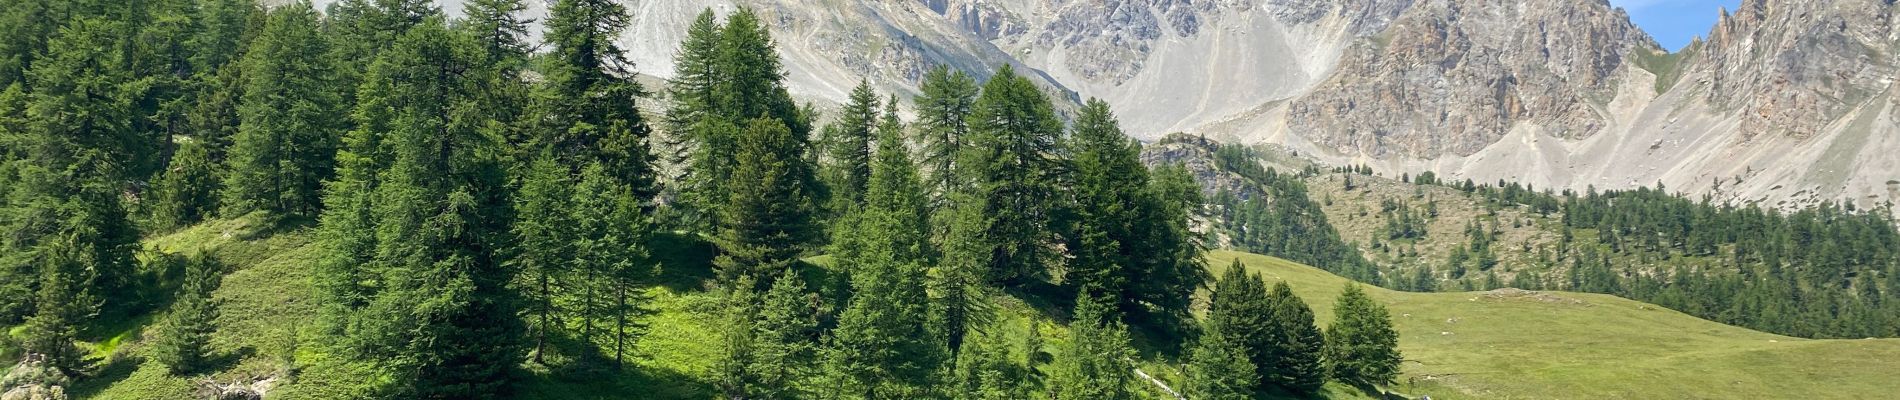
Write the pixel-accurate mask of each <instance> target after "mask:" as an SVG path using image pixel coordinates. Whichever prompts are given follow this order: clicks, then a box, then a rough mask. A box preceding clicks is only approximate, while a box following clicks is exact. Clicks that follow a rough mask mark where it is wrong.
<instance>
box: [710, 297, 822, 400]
mask: <svg viewBox="0 0 1900 400" xmlns="http://www.w3.org/2000/svg"><path fill="white" fill-rule="evenodd" d="M771 280H772V281H773V282H774V283H772V284H771V288H770V289H769V290H768V291H767V292H766V293H764V294H763V296H761V295H760V294H759V293H756V290H755V289H753V288H754V287H757V286H758V285H759V284H758V283H756V282H755V281H753V278H752V277H751V276H750V275H748V276H743V277H740V278H739V279H738V280H737V281H734V282H733V284H730V285H727V287H726V289H725V290H726V292H727V293H726V295H725V296H724V297H725V299H724V305H723V306H724V308H725V315H724V316H723V318H724V323H723V324H722V327H723V328H722V329H721V331H722V332H721V344H722V346H721V349H720V352H721V354H720V358H719V359H718V360H717V362H716V363H715V366H714V369H715V374H716V378H715V379H714V386H716V387H718V389H719V391H720V393H721V394H722V397H726V398H748V399H751V398H756V399H779V398H799V397H800V396H802V395H803V394H804V393H805V387H806V386H805V384H804V382H802V381H803V380H804V379H805V377H806V376H807V375H809V374H810V368H811V367H810V361H811V357H812V355H813V346H812V344H813V342H812V337H813V336H812V335H814V334H815V333H816V329H817V321H816V319H814V318H813V315H815V313H816V310H815V309H814V307H812V304H813V302H812V301H811V299H809V296H810V294H809V293H807V292H806V290H805V283H804V280H803V279H801V278H799V277H798V276H797V275H795V274H783V275H780V276H777V277H775V278H773V279H771Z"/></svg>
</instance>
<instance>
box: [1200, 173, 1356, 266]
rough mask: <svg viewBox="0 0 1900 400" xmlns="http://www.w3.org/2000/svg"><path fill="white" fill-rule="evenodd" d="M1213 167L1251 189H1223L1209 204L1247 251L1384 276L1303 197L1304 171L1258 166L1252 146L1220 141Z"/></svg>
mask: <svg viewBox="0 0 1900 400" xmlns="http://www.w3.org/2000/svg"><path fill="white" fill-rule="evenodd" d="M1214 159H1215V162H1216V166H1218V167H1219V168H1220V169H1221V170H1222V171H1225V172H1227V173H1232V174H1235V175H1238V176H1240V177H1241V178H1242V179H1244V180H1245V181H1246V182H1247V183H1248V184H1249V185H1251V189H1252V190H1250V191H1247V192H1244V193H1233V192H1232V191H1225V190H1224V191H1221V192H1219V193H1216V194H1215V195H1214V198H1213V199H1211V201H1209V202H1208V204H1210V205H1213V206H1215V213H1216V214H1215V215H1214V217H1216V218H1217V220H1218V222H1220V223H1219V224H1216V225H1215V226H1216V227H1218V228H1220V229H1221V230H1222V233H1225V234H1226V235H1227V236H1228V237H1229V238H1230V239H1231V240H1232V241H1233V246H1234V247H1236V248H1238V249H1240V250H1243V251H1247V252H1251V253H1259V254H1270V255H1273V256H1275V257H1280V258H1285V259H1288V260H1292V261H1295V262H1299V263H1301V264H1306V265H1312V266H1317V267H1319V268H1321V269H1324V270H1326V271H1328V272H1332V273H1334V274H1338V275H1340V276H1344V277H1347V278H1352V279H1353V280H1356V281H1360V282H1366V283H1371V284H1375V285H1376V284H1380V283H1381V282H1383V281H1384V279H1383V278H1382V276H1381V275H1380V274H1379V270H1378V268H1377V266H1376V265H1374V264H1373V263H1372V262H1370V261H1367V260H1366V259H1365V256H1363V255H1361V254H1360V253H1359V250H1358V249H1357V248H1354V247H1353V245H1352V244H1349V243H1347V242H1346V241H1345V240H1344V239H1341V238H1340V237H1339V231H1338V230H1335V229H1333V225H1332V223H1331V222H1328V221H1327V220H1326V213H1325V212H1323V211H1321V210H1320V206H1319V204H1318V203H1315V202H1313V199H1312V198H1311V197H1308V196H1307V192H1306V182H1305V181H1304V180H1303V178H1305V177H1306V176H1310V175H1312V174H1316V173H1317V171H1300V172H1298V173H1296V174H1288V173H1283V172H1280V171H1278V170H1274V169H1268V168H1265V167H1262V166H1260V162H1259V156H1258V155H1256V154H1255V153H1254V150H1252V149H1249V148H1247V147H1246V146H1241V145H1220V146H1219V147H1217V148H1216V149H1215V150H1214Z"/></svg>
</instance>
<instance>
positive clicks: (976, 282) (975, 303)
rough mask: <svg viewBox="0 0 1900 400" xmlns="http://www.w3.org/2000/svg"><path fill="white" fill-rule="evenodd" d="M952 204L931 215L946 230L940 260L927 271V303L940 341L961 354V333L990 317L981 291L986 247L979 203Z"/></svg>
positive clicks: (985, 271) (984, 289) (986, 257)
mask: <svg viewBox="0 0 1900 400" xmlns="http://www.w3.org/2000/svg"><path fill="white" fill-rule="evenodd" d="M955 196H958V197H967V196H968V195H966V194H956V195H955ZM952 204H956V205H955V206H952V207H950V208H946V209H942V210H941V211H939V212H938V214H937V215H941V216H940V217H939V216H937V215H933V220H934V221H933V222H934V223H933V225H943V224H947V225H949V226H948V227H945V228H943V229H945V230H946V233H945V238H944V240H943V244H942V247H941V249H940V250H939V251H940V252H941V253H942V255H941V258H940V260H941V261H940V262H937V263H934V264H933V267H931V269H930V270H929V271H928V273H929V277H930V280H929V282H928V283H929V285H930V292H931V297H932V302H931V303H932V305H934V306H935V307H936V309H935V310H934V311H933V312H932V314H933V315H934V316H935V318H936V320H937V321H936V323H935V324H933V325H936V326H939V327H940V328H939V329H941V330H942V331H943V332H942V333H941V334H942V335H943V336H944V344H945V345H946V346H948V347H949V349H950V351H951V352H953V353H958V354H961V351H962V348H963V344H964V337H965V335H967V334H969V332H970V330H972V329H973V328H975V327H979V326H985V325H987V324H988V322H990V319H991V318H990V314H989V306H988V302H987V301H986V299H987V295H986V294H985V291H986V290H987V289H988V288H989V285H988V280H987V279H986V276H987V275H986V273H987V272H988V269H987V267H988V266H989V262H988V260H989V257H990V248H989V247H988V241H987V239H986V232H984V229H986V228H987V224H986V222H987V221H986V219H984V218H983V214H982V212H983V211H982V207H981V205H980V204H978V203H977V202H975V201H968V200H957V201H954V202H953V203H952Z"/></svg>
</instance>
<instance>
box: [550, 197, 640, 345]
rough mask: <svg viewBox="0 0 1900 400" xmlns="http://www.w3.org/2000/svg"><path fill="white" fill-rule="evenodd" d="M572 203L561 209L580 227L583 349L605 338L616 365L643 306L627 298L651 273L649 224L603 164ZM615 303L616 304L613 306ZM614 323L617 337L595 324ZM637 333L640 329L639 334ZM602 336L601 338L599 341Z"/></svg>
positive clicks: (576, 244)
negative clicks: (631, 319) (632, 318)
mask: <svg viewBox="0 0 1900 400" xmlns="http://www.w3.org/2000/svg"><path fill="white" fill-rule="evenodd" d="M573 196H574V197H573V199H572V200H571V201H569V202H566V203H564V204H563V205H562V206H564V207H566V208H568V209H569V210H572V211H573V214H574V216H573V217H572V218H570V219H569V221H570V223H573V224H574V225H575V230H576V232H575V237H574V241H573V247H572V249H573V254H572V256H573V264H572V265H573V269H574V270H575V272H577V273H578V275H579V276H577V277H576V280H575V282H576V284H575V285H572V286H570V287H569V290H570V291H573V292H577V293H569V294H570V295H578V296H579V297H580V299H579V301H578V302H579V303H581V304H580V305H579V307H573V308H574V310H575V311H577V312H578V313H579V314H578V315H577V317H578V319H580V320H581V324H582V330H581V339H582V342H584V343H594V342H595V341H596V340H598V339H596V338H599V337H605V338H608V339H610V343H612V344H614V347H615V350H616V352H615V357H616V360H624V358H625V357H624V355H625V353H624V351H625V344H626V342H627V339H628V338H629V336H628V333H629V332H628V328H629V327H630V325H629V323H628V321H627V318H628V317H629V316H630V315H631V314H634V313H636V312H638V311H639V310H638V304H628V301H630V300H633V299H631V298H630V297H629V296H630V294H628V293H627V291H628V286H629V285H630V284H631V281H633V280H636V279H640V278H643V277H645V276H646V275H647V272H649V271H651V268H650V267H651V266H650V265H649V262H648V260H647V253H646V241H647V236H648V234H649V232H648V231H647V229H648V228H647V221H646V219H645V217H644V216H642V215H641V213H640V203H639V201H638V200H636V199H634V197H633V193H632V190H631V189H629V188H627V187H625V186H620V185H618V184H616V183H615V181H614V179H613V178H612V177H610V176H607V169H606V167H605V166H602V165H600V164H590V165H588V166H587V167H586V168H584V169H583V170H582V172H581V179H580V182H579V184H578V185H576V186H575V187H574V190H573ZM610 299H611V302H610V301H609V300H610ZM602 320H609V321H613V326H612V328H613V333H612V335H611V336H606V335H605V334H606V333H607V332H605V331H606V328H607V327H604V326H603V327H601V328H599V329H596V328H595V324H596V321H600V322H601V323H605V322H606V321H602ZM633 333H637V329H636V332H633ZM597 334H598V335H600V336H596V335H597Z"/></svg>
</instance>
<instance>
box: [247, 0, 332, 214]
mask: <svg viewBox="0 0 1900 400" xmlns="http://www.w3.org/2000/svg"><path fill="white" fill-rule="evenodd" d="M318 20H319V16H318V15H317V12H316V11H315V10H312V9H311V8H310V5H309V4H308V3H307V2H298V3H293V4H290V5H286V6H282V7H278V8H276V9H274V10H272V11H271V12H270V22H269V23H267V24H266V25H265V27H264V31H263V32H262V33H260V34H259V35H258V38H257V39H256V40H255V41H254V42H252V44H251V49H250V50H249V51H246V52H245V58H244V61H243V63H244V76H245V80H244V81H245V82H246V84H245V89H244V97H243V101H242V102H241V103H240V105H239V106H238V114H239V117H240V119H241V120H242V121H243V123H242V124H241V125H240V127H239V129H238V132H237V136H236V137H235V139H234V141H233V144H232V146H233V147H232V149H231V152H230V154H229V155H228V157H227V162H228V163H229V165H228V167H227V170H226V178H225V188H224V192H223V194H222V196H220V197H221V198H222V199H223V201H224V214H225V215H226V216H238V215H243V214H247V213H250V212H253V211H263V212H265V213H267V214H268V215H269V216H270V217H273V218H311V217H316V216H317V213H318V211H319V209H320V208H321V207H320V206H321V204H320V202H321V193H320V192H319V190H320V189H321V188H322V184H323V182H324V181H325V180H326V179H329V178H330V175H331V173H332V169H333V168H334V165H335V164H334V159H333V155H334V153H335V152H336V149H337V146H338V143H337V142H338V138H339V136H340V134H341V131H342V129H340V128H343V126H342V124H339V123H338V121H337V115H338V114H340V111H341V108H342V105H343V104H344V103H343V100H342V97H341V95H340V94H339V93H338V92H337V91H338V90H339V88H338V85H337V83H338V81H337V79H336V76H337V75H336V70H335V69H336V63H335V61H334V59H333V58H331V55H330V54H329V51H330V44H329V42H328V40H327V39H326V38H325V37H324V36H323V34H322V33H321V32H320V31H319V30H318Z"/></svg>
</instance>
